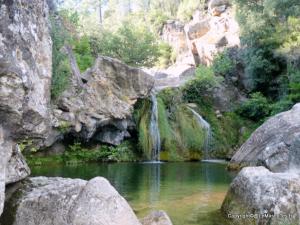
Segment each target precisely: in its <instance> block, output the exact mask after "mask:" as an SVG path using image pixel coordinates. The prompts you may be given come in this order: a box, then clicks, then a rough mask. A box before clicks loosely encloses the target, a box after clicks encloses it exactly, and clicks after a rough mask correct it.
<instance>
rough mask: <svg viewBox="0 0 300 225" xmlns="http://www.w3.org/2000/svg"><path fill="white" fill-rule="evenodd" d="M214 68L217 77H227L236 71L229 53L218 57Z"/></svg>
mask: <svg viewBox="0 0 300 225" xmlns="http://www.w3.org/2000/svg"><path fill="white" fill-rule="evenodd" d="M212 68H213V71H214V73H215V74H216V75H221V76H225V75H227V74H229V73H231V72H232V70H233V69H234V62H233V61H232V59H231V58H230V57H229V55H228V53H227V51H225V52H223V53H220V54H218V55H217V57H216V58H215V59H214V62H213V67H212Z"/></svg>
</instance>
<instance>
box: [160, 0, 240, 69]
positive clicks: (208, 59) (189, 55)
mask: <svg viewBox="0 0 300 225" xmlns="http://www.w3.org/2000/svg"><path fill="white" fill-rule="evenodd" d="M162 39H163V40H164V41H166V42H168V43H169V44H170V45H171V46H172V47H173V48H174V50H175V52H176V53H177V63H178V64H192V65H198V64H200V63H201V64H204V65H210V64H211V63H212V61H213V59H214V57H215V56H216V54H217V53H219V52H222V51H223V50H224V49H225V48H229V47H235V46H239V45H240V39H239V25H238V23H237V22H236V20H235V19H234V11H233V9H232V7H231V6H230V4H229V1H227V0H211V1H210V2H209V3H208V10H207V11H206V12H200V11H196V12H195V13H194V16H193V20H191V21H190V22H189V23H186V24H184V23H182V22H179V21H168V22H167V23H166V24H165V26H164V28H163V30H162Z"/></svg>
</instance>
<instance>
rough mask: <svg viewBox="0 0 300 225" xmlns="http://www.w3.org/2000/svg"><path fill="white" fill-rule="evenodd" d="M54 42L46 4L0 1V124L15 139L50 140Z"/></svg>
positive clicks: (41, 2)
mask: <svg viewBox="0 0 300 225" xmlns="http://www.w3.org/2000/svg"><path fill="white" fill-rule="evenodd" d="M51 66H52V41H51V39H50V35H49V26H48V6H47V4H46V2H45V1H25V0H18V1H0V124H1V125H2V126H4V127H6V128H7V129H9V131H10V134H11V136H13V137H14V138H15V139H22V138H24V137H35V138H42V139H44V140H45V139H46V137H47V136H49V132H51V129H49V127H50V120H49V118H50V110H49V104H50V84H51V73H52V71H51Z"/></svg>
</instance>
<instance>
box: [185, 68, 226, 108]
mask: <svg viewBox="0 0 300 225" xmlns="http://www.w3.org/2000/svg"><path fill="white" fill-rule="evenodd" d="M222 80H223V79H222V77H217V76H215V74H214V71H213V69H212V68H211V67H206V66H203V65H200V66H198V68H197V69H196V78H194V79H192V80H190V81H189V82H187V83H186V84H185V85H184V86H183V88H182V93H183V98H184V100H185V101H187V102H199V103H204V104H210V93H211V92H212V89H213V88H214V87H216V86H217V85H218V84H219V83H220V82H222Z"/></svg>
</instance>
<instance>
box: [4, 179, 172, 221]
mask: <svg viewBox="0 0 300 225" xmlns="http://www.w3.org/2000/svg"><path fill="white" fill-rule="evenodd" d="M0 225H141V223H140V221H139V220H138V218H137V217H136V215H135V214H134V212H133V210H132V209H131V208H130V206H129V204H128V203H127V201H126V200H125V199H124V198H123V197H122V196H121V195H120V194H119V193H118V192H117V191H116V190H115V189H114V187H113V186H111V184H110V183H109V182H108V181H107V180H106V179H105V178H102V177H96V178H94V179H91V180H90V181H85V180H81V179H69V178H59V177H52V178H47V177H34V178H28V179H26V180H24V181H22V182H19V183H16V184H14V185H12V186H11V187H10V188H8V190H7V192H6V201H5V207H4V211H3V214H2V216H1V217H0ZM142 225H172V222H171V220H170V218H169V217H168V215H167V214H166V213H165V212H163V211H157V212H153V213H151V214H150V215H149V216H147V217H146V218H144V219H143V220H142Z"/></svg>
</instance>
